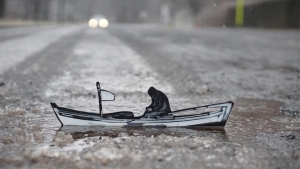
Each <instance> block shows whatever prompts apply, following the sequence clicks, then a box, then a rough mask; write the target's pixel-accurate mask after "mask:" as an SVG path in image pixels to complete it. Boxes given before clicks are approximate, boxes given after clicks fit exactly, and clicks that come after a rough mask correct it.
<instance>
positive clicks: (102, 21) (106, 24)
mask: <svg viewBox="0 0 300 169" xmlns="http://www.w3.org/2000/svg"><path fill="white" fill-rule="evenodd" d="M99 26H100V27H101V28H106V27H107V26H108V21H107V20H106V19H100V20H99Z"/></svg>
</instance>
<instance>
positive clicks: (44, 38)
mask: <svg viewBox="0 0 300 169" xmlns="http://www.w3.org/2000/svg"><path fill="white" fill-rule="evenodd" d="M78 29H80V27H75V26H72V27H70V26H68V27H59V28H54V29H52V30H45V31H41V32H38V33H35V34H30V35H29V36H26V37H22V38H19V39H12V40H7V41H4V42H2V43H0V73H3V72H4V71H6V70H7V69H9V68H10V67H12V66H14V65H16V64H18V63H20V62H22V61H23V60H25V59H26V58H27V57H29V56H31V55H33V54H35V53H37V52H40V51H42V50H44V49H45V48H46V47H47V46H48V45H50V44H51V43H53V42H55V41H57V40H59V39H60V38H62V37H64V36H66V35H69V34H71V33H73V32H75V31H76V30H78Z"/></svg>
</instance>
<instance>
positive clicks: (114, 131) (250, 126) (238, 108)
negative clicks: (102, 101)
mask: <svg viewBox="0 0 300 169" xmlns="http://www.w3.org/2000/svg"><path fill="white" fill-rule="evenodd" d="M92 100H93V101H94V100H95V99H88V101H91V102H92ZM282 104H283V103H282V102H279V101H273V100H259V99H244V98H239V99H237V100H235V105H234V107H233V110H232V112H231V115H230V117H229V120H228V122H227V124H226V127H225V128H203V127H200V128H195V127H192V128H143V127H130V128H129V127H123V128H120V127H119V128H117V127H115V128H111V127H110V128H109V127H82V126H64V127H63V128H59V122H58V121H57V119H56V118H54V117H53V116H54V115H53V112H52V110H49V111H48V109H47V111H46V114H47V115H41V117H40V118H42V119H43V120H39V119H32V121H31V122H32V123H33V122H34V123H39V124H41V122H42V123H43V124H42V126H43V130H42V131H41V133H42V134H43V135H44V136H45V139H46V140H44V143H51V142H53V139H54V138H55V133H56V132H63V133H65V134H70V135H71V136H72V137H73V139H74V140H76V141H75V143H77V142H78V144H75V143H74V145H72V146H71V147H70V148H67V149H66V150H73V149H77V148H78V147H79V149H81V150H82V149H83V148H84V147H85V146H86V145H85V142H84V139H87V138H96V139H99V140H101V138H105V137H106V138H116V137H120V138H123V137H157V136H159V135H161V134H164V135H168V136H173V137H174V138H176V137H186V136H187V137H210V138H214V139H216V140H218V141H220V142H226V143H232V144H233V143H234V144H250V142H251V140H253V138H255V137H256V136H257V135H259V134H261V133H267V134H268V133H270V134H272V133H277V132H287V131H292V132H300V128H299V126H300V121H299V119H295V118H291V117H287V116H285V115H283V114H282V113H280V109H279V108H280V106H281V105H282ZM127 106H128V105H127ZM91 107H96V108H97V106H96V105H95V106H94V105H93V106H88V108H87V107H85V109H86V108H87V109H91ZM111 107H112V109H118V108H119V107H115V106H111ZM75 109H76V108H75ZM127 109H128V107H127ZM131 109H133V110H135V111H140V110H138V109H136V108H135V107H131ZM38 121H39V122H38ZM51 144H52V143H51ZM76 147H77V148H76Z"/></svg>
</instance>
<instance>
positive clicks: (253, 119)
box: [225, 98, 300, 141]
mask: <svg viewBox="0 0 300 169" xmlns="http://www.w3.org/2000/svg"><path fill="white" fill-rule="evenodd" d="M281 105H283V103H282V102H280V101H274V100H260V99H245V98H239V99H237V100H236V101H235V105H234V107H233V110H232V112H231V115H230V117H229V120H228V122H227V124H226V128H225V130H226V134H227V136H228V138H229V140H231V141H234V140H235V141H238V140H239V141H241V140H244V141H245V140H249V139H252V138H253V137H255V136H257V135H258V134H259V133H276V132H288V131H292V132H300V128H299V127H300V121H299V119H295V118H291V117H287V116H285V115H283V114H282V113H280V109H279V108H280V106H281Z"/></svg>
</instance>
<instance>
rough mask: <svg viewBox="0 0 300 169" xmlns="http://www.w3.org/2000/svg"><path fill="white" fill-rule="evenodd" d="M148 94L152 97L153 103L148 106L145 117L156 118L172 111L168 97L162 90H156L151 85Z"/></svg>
mask: <svg viewBox="0 0 300 169" xmlns="http://www.w3.org/2000/svg"><path fill="white" fill-rule="evenodd" d="M148 94H149V95H150V97H151V100H152V103H151V104H150V106H148V107H146V111H145V113H144V115H143V116H144V117H146V118H154V117H156V116H164V115H167V114H168V113H171V112H172V111H171V108H170V104H169V99H168V97H167V96H166V95H165V94H164V93H163V92H161V91H159V90H156V89H155V88H154V87H150V88H149V90H148Z"/></svg>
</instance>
